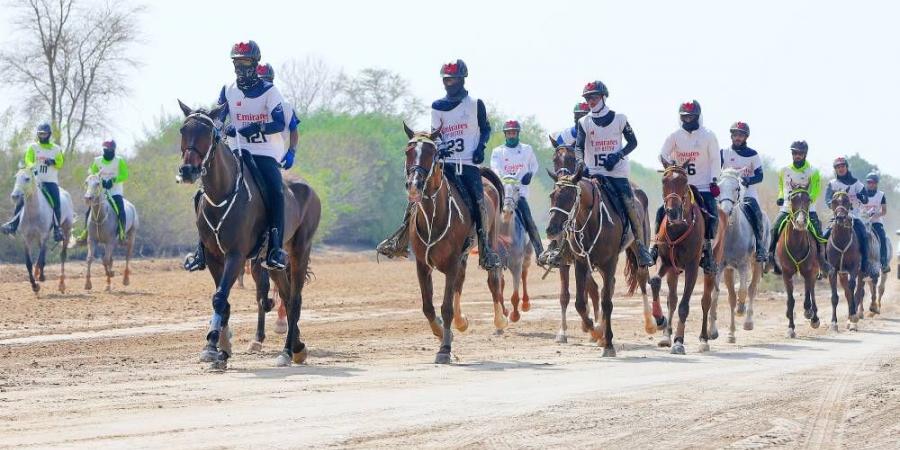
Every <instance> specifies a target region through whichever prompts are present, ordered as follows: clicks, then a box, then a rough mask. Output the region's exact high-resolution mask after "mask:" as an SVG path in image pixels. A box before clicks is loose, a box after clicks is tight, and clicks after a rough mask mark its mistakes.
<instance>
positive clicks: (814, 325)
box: [809, 319, 820, 330]
mask: <svg viewBox="0 0 900 450" xmlns="http://www.w3.org/2000/svg"><path fill="white" fill-rule="evenodd" d="M819 325H820V322H819V319H813V320H810V321H809V326H810V327H812V329H813V330H816V329H818V328H819Z"/></svg>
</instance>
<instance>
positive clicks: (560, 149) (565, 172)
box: [554, 145, 577, 177]
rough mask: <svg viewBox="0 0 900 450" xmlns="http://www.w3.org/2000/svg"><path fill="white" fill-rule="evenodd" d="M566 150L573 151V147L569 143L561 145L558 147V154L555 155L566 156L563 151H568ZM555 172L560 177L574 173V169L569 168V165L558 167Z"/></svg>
mask: <svg viewBox="0 0 900 450" xmlns="http://www.w3.org/2000/svg"><path fill="white" fill-rule="evenodd" d="M566 151H572V147H569V146H567V145H560V146H559V147H556V155H554V156H557V155H560V156H562V157H563V158H565V155H564V154H562V153H563V152H566ZM561 154H562V155H561ZM576 159H577V158H576ZM554 160H555V158H554ZM554 162H555V161H554ZM555 172H556V176H558V177H563V176H571V175H573V173H572V171H571V170H569V168H568V167H560V168H558V169H556V170H555Z"/></svg>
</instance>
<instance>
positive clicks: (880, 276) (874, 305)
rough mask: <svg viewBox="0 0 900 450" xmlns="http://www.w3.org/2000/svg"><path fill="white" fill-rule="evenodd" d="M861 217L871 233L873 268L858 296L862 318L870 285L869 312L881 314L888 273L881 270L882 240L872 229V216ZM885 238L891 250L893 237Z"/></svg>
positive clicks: (870, 248) (870, 259) (870, 243)
mask: <svg viewBox="0 0 900 450" xmlns="http://www.w3.org/2000/svg"><path fill="white" fill-rule="evenodd" d="M860 219H862V222H863V224H865V226H866V232H867V233H869V267H870V268H871V270H870V272H871V274H869V275H865V274H864V275H863V285H862V286H861V289H860V290H859V291H860V292H859V295H857V298H856V304H857V307H858V308H859V311H858V313H857V316H858V317H859V318H860V319H862V318H863V317H865V314H863V312H864V310H863V307H864V299H865V293H866V287H868V289H869V292H871V302H870V303H869V312H870V313H871V315H870V316H869V317H872V316H874V315H876V314H881V297H883V296H884V290H885V283H886V282H887V275H886V274H884V273H882V272H881V268H882V267H881V249H880V248H879V246H880V242H879V241H878V236H876V235H875V233H874V232H873V231H872V223H871V222H870V219H871V217H870V216H868V215H866V214H861V215H860ZM885 239H887V248H888V251H890V248H891V246H892V244H891V239H890V238H889V237H887V236H885ZM873 275H874V276H873Z"/></svg>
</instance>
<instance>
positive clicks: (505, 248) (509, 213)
mask: <svg viewBox="0 0 900 450" xmlns="http://www.w3.org/2000/svg"><path fill="white" fill-rule="evenodd" d="M503 187H504V189H505V190H504V191H503V192H504V196H503V210H502V212H501V214H500V229H499V231H500V241H501V243H502V245H501V246H500V257H501V258H502V259H504V261H505V262H506V268H507V270H509V273H510V275H512V285H513V291H512V297H510V302H511V303H512V311H510V313H509V320H510V321H511V322H518V321H519V318H520V314H519V300H520V297H519V282H520V281H521V283H522V296H521V300H522V311H524V312H528V310H530V309H531V302H530V300H529V298H528V282H527V281H526V279H527V278H528V268H529V267H530V266H531V260H532V258H533V257H534V249H533V248H532V246H531V241H530V239H529V237H528V233H527V232H526V231H525V225H524V224H523V223H522V219H520V218H519V217H518V215H517V214H516V205H517V204H518V202H519V196H520V189H521V184H520V183H519V179H518V178H516V177H504V178H503ZM505 286H506V280H501V284H500V291H501V292H502V291H503V289H504V287H505Z"/></svg>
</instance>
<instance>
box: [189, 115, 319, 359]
mask: <svg viewBox="0 0 900 450" xmlns="http://www.w3.org/2000/svg"><path fill="white" fill-rule="evenodd" d="M178 104H179V106H180V107H181V111H182V112H183V113H184V115H185V119H184V122H183V124H182V127H181V129H180V130H179V131H180V133H181V154H182V164H181V166H180V167H179V170H178V176H177V177H176V180H177V181H183V182H186V183H193V182H195V181H197V180H198V179H199V180H200V183H201V190H202V199H201V200H200V206H199V208H198V209H197V211H196V213H197V230H198V232H199V233H200V238H201V241H202V242H203V247H204V249H205V251H206V255H207V267H209V272H210V275H212V278H213V281H214V282H215V283H216V292H215V294H213V297H212V307H213V314H212V318H211V319H210V324H209V331H208V333H207V335H206V341H207V344H206V346H205V347H204V349H203V351H202V352H201V353H200V361H201V362H210V363H211V368H213V369H225V368H226V367H227V362H228V358H230V357H231V355H232V348H231V330H230V327H229V323H228V320H229V318H230V315H231V305H229V303H228V296H229V294H230V292H231V288H232V286H233V285H234V282H235V279H236V278H237V276H238V274H239V273H240V272H241V271H242V270H243V269H244V261H245V260H247V259H257V258H258V257H259V256H260V253H261V250H262V245H263V240H264V234H263V233H264V231H265V229H266V219H265V205H264V204H263V201H262V198H263V197H262V195H261V193H260V189H259V187H258V185H257V183H255V182H254V181H253V175H252V172H251V167H250V166H249V165H248V164H247V163H245V159H244V158H243V157H242V155H241V154H240V153H239V152H240V149H238V151H232V150H231V149H230V148H229V147H228V145H227V144H226V142H225V141H224V140H223V139H221V138H220V130H219V129H218V127H217V126H216V122H215V121H214V120H213V117H218V115H219V113H220V111H221V110H222V108H224V107H225V106H224V105H218V106H216V107H215V108H213V109H212V110H211V111H205V110H202V109H198V110H193V109H191V108H189V107H188V106H186V105H185V104H184V103H182V102H181V101H180V100H179V101H178ZM284 185H285V190H284V201H285V205H284V236H285V238H284V239H285V242H284V248H285V250H286V251H287V252H288V255H289V259H288V269H287V270H285V271H271V272H270V273H269V274H270V276H271V278H272V281H274V282H275V285H276V286H277V287H278V292H279V295H280V296H281V298H283V299H285V301H286V302H287V310H288V331H287V335H286V336H285V342H284V348H283V350H282V351H281V352H280V353H279V355H278V356H277V357H276V359H275V365H276V366H288V365H290V364H291V362H293V363H295V364H302V363H304V362H305V361H306V358H307V356H308V354H309V351H308V347H307V346H306V344H305V343H304V342H302V341H301V340H300V327H299V321H300V309H301V307H302V304H303V297H302V293H303V286H304V283H305V282H306V281H307V277H308V275H309V254H310V251H311V249H312V241H313V235H314V234H315V232H316V229H317V228H318V226H319V219H320V217H321V211H322V206H321V202H320V201H319V197H318V196H317V195H316V193H315V191H313V189H312V188H311V187H310V186H309V185H308V184H306V183H305V182H303V181H294V180H285V182H284ZM261 284H263V283H260V285H261ZM260 285H258V286H257V301H258V302H260V303H261V302H264V301H265V299H267V291H268V288H267V287H266V288H265V290H263V288H262V286H260ZM260 292H262V298H260ZM267 306H269V307H271V306H270V305H267ZM260 307H261V308H262V307H263V305H261V306H260ZM257 338H258V339H259V333H258V334H257Z"/></svg>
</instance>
